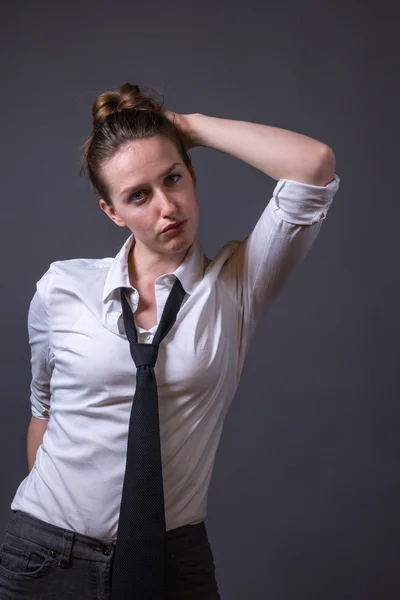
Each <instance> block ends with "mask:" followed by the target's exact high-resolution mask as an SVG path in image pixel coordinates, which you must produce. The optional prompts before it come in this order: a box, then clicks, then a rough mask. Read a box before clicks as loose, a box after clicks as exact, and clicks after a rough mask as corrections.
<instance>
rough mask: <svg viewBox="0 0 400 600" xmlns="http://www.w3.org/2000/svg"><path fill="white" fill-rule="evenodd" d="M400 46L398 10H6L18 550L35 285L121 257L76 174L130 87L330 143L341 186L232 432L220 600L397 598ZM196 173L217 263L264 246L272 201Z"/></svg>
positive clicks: (221, 508)
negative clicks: (98, 114)
mask: <svg viewBox="0 0 400 600" xmlns="http://www.w3.org/2000/svg"><path fill="white" fill-rule="evenodd" d="M398 31H399V21H398V19H397V18H396V9H395V5H394V3H393V4H389V3H385V2H379V3H378V4H377V5H372V3H371V4H370V5H369V4H368V3H365V2H345V3H336V2H332V1H330V2H324V3H322V2H318V1H317V0H314V1H312V0H306V1H304V0H303V1H302V2H299V3H295V2H292V3H289V2H288V1H286V0H280V1H277V0H276V1H274V2H270V3H268V4H266V3H262V2H259V3H256V2H248V1H247V2H245V3H244V2H243V3H237V4H235V3H232V2H206V3H202V4H200V3H197V4H192V3H190V2H167V3H164V2H161V1H160V0H159V1H158V2H153V3H150V2H149V3H143V4H141V3H138V2H136V3H135V2H116V3H111V2H103V1H97V2H96V3H94V2H86V3H85V2H83V3H80V4H79V5H76V6H74V5H72V4H70V3H67V2H64V3H58V2H56V3H50V2H48V3H44V2H35V3H30V2H26V1H25V2H24V3H13V5H12V6H10V7H8V8H7V9H5V8H4V7H3V14H2V19H1V37H0V40H1V52H0V61H1V94H0V102H1V107H0V110H1V112H0V117H1V137H2V140H1V141H2V144H1V200H2V202H1V222H2V235H1V238H0V239H1V256H2V293H1V297H0V302H1V307H0V315H1V336H2V344H1V363H0V368H1V382H2V393H1V400H2V402H1V415H2V419H1V421H0V427H1V429H0V451H1V456H2V460H1V473H0V475H1V482H2V484H1V498H0V503H1V505H0V530H4V527H5V524H6V519H7V516H8V511H9V505H10V503H11V500H12V497H13V495H14V493H15V491H16V488H17V486H18V485H19V484H20V482H21V481H22V479H23V478H24V477H26V475H27V473H28V469H27V459H26V432H27V427H28V423H29V420H30V404H29V385H30V375H31V374H30V362H29V361H30V350H29V345H28V337H27V327H26V317H27V311H28V307H29V302H30V300H31V298H32V296H33V294H34V291H35V283H36V281H37V280H38V279H39V278H40V277H41V276H42V274H43V273H44V272H45V271H46V270H47V268H48V266H49V264H50V262H52V261H54V260H62V259H68V258H75V257H88V258H91V257H93V258H94V257H102V256H115V254H116V253H117V252H118V250H119V248H120V247H121V245H122V244H123V242H124V241H125V239H126V238H127V237H128V235H129V233H130V232H129V230H128V229H121V228H119V227H116V226H115V225H114V224H113V223H112V222H111V221H110V219H108V217H107V216H106V215H105V214H104V213H103V212H102V211H101V210H100V208H99V206H98V199H97V196H96V195H95V194H94V193H93V192H92V191H91V190H90V187H89V184H88V181H87V180H85V179H83V178H79V174H78V170H79V145H80V143H81V142H82V140H83V139H84V138H85V137H86V136H87V135H89V134H90V128H91V104H92V102H93V100H94V98H95V97H96V95H97V94H98V93H100V92H101V91H104V90H105V89H109V88H113V87H116V86H118V85H120V84H122V83H123V82H125V81H130V82H132V83H137V84H139V85H140V86H142V87H144V88H146V86H154V87H158V88H159V89H161V90H162V92H163V93H164V95H165V104H166V106H167V107H169V108H171V109H172V110H174V111H177V112H182V113H192V112H201V113H204V114H207V115H211V116H216V117H226V118H230V119H238V120H248V121H254V122H259V123H264V124H268V125H274V126H278V127H283V128H287V129H291V130H294V131H297V132H300V133H304V134H306V135H309V136H311V137H315V138H317V139H319V140H321V141H323V142H325V143H327V144H328V145H330V146H331V147H332V148H333V149H334V151H335V154H336V158H337V169H336V172H337V174H338V175H339V176H340V178H341V188H340V190H339V192H338V193H337V195H336V198H335V201H334V204H333V205H332V208H331V209H330V212H329V215H328V218H327V220H326V221H325V223H324V225H323V227H322V230H321V233H320V236H319V238H318V239H317V241H316V243H315V245H314V247H313V248H312V250H311V253H310V254H309V255H308V257H307V258H306V259H305V261H304V262H303V263H302V264H301V265H300V267H298V269H297V271H296V272H295V273H294V274H293V275H292V277H291V279H290V280H289V282H288V283H287V285H286V287H285V289H284V291H283V292H282V293H281V295H280V296H279V298H278V299H277V301H276V302H275V303H274V305H273V306H272V307H271V309H270V310H269V312H268V313H267V314H266V315H265V316H264V318H263V320H262V323H261V325H260V328H259V330H258V332H257V334H256V336H255V337H254V339H253V343H252V346H251V348H250V351H249V354H248V357H247V361H246V364H245V368H244V372H243V377H242V380H241V384H240V387H239V390H238V392H237V395H236V397H235V399H234V401H233V404H232V407H231V410H230V413H229V415H228V418H227V421H226V425H225V429H224V432H223V436H222V440H221V444H220V447H219V451H218V454H217V460H216V464H215V469H214V475H213V480H212V484H211V489H210V496H209V513H208V519H207V523H208V530H209V536H210V540H211V543H212V547H213V550H214V555H215V561H216V565H217V575H218V581H219V585H220V590H221V593H222V597H223V599H224V600H242V599H243V598H252V600H259V599H274V600H292V599H296V600H301V599H305V600H306V599H307V600H314V599H315V600H317V599H318V600H320V599H322V598H323V599H324V600H331V599H332V600H338V599H339V598H340V599H341V600H347V599H363V600H369V599H377V600H390V599H394V598H396V599H397V598H399V596H400V569H399V558H400V557H399V546H400V543H399V532H400V528H399V500H400V487H399V484H400V481H399V465H398V460H397V459H398V456H399V443H398V431H399V415H400V411H399V406H398V398H399V394H398V390H397V385H396V384H397V381H396V379H395V375H396V374H397V373H396V372H395V367H396V366H397V364H398V339H399V329H400V327H399V316H398V308H399V296H398V295H397V292H398V288H399V284H398V272H399V269H398V258H399V252H398V243H397V242H398V223H399V216H400V215H399V213H400V211H399V208H398V205H399V201H400V198H399V183H398V159H399V154H400V153H399V151H398V142H399V133H400V132H399V105H400V102H399V94H398V92H399V83H398V81H399V49H398V46H396V37H397V36H398ZM191 155H192V158H193V162H194V167H195V169H196V172H197V176H198V188H197V192H198V197H199V201H200V210H201V221H200V227H199V230H198V237H199V239H200V241H201V243H202V244H203V246H204V249H205V251H206V254H207V255H208V256H209V257H213V256H214V255H215V254H216V253H217V251H218V249H219V248H220V247H221V246H222V245H223V244H224V243H225V242H226V241H228V240H229V239H243V238H244V237H245V236H246V235H248V233H249V232H250V231H251V229H252V228H253V226H254V225H255V223H256V221H257V220H258V218H259V216H260V215H261V213H262V211H263V210H264V207H265V206H266V204H267V202H268V201H269V199H270V197H271V193H272V190H273V188H274V186H275V181H274V180H273V179H271V178H269V177H267V176H266V175H264V174H263V173H261V172H260V171H257V170H256V169H253V168H252V167H250V166H249V165H246V164H245V163H243V162H241V161H238V160H237V159H235V158H233V157H231V156H229V155H227V154H224V153H220V152H217V151H215V150H212V149H207V148H196V149H194V150H192V151H191Z"/></svg>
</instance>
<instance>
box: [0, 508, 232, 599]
mask: <svg viewBox="0 0 400 600" xmlns="http://www.w3.org/2000/svg"><path fill="white" fill-rule="evenodd" d="M115 544H116V542H115V540H111V539H106V538H94V537H89V536H86V535H82V534H81V533H77V532H74V531H70V530H68V529H62V528H61V527H57V526H55V525H52V524H50V523H47V522H45V521H42V520H40V519H37V518H35V517H33V516H32V515H29V514H27V513H25V512H22V511H14V510H11V511H10V515H9V519H8V523H7V527H6V533H5V536H4V539H3V543H2V545H1V546H0V599H1V600H28V599H29V600H77V599H79V600H109V597H110V589H111V588H110V586H111V581H112V564H113V558H114V552H115ZM166 582H167V595H166V599H167V600H220V598H221V596H220V595H219V593H218V586H217V582H216V579H215V566H214V560H213V554H212V550H211V546H210V543H209V541H208V536H207V530H206V526H205V523H204V521H202V522H201V523H198V524H196V525H185V526H183V527H179V528H177V529H173V530H171V531H169V532H167V574H166ZM132 600H134V597H133V596H132Z"/></svg>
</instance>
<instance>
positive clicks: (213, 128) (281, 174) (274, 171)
mask: <svg viewBox="0 0 400 600" xmlns="http://www.w3.org/2000/svg"><path fill="white" fill-rule="evenodd" d="M176 116H177V117H178V123H179V118H180V117H184V121H185V129H186V131H185V135H186V138H187V139H189V140H190V147H195V146H205V147H208V148H214V149H215V150H219V151H221V152H226V153H227V154H231V155H232V156H234V157H236V158H238V159H240V160H243V161H244V162H246V163H248V164H249V165H251V166H252V167H255V168H256V169H259V170H260V171H262V172H263V173H265V174H266V175H269V176H270V177H272V178H273V179H276V180H279V179H291V180H294V181H298V182H300V183H308V184H311V185H320V186H325V185H327V184H328V183H330V182H331V181H332V179H333V177H334V174H335V169H336V158H335V154H334V152H333V150H332V149H331V148H330V147H329V146H328V145H326V144H324V143H322V142H319V141H318V140H315V139H313V138H310V137H308V136H306V135H303V134H301V133H295V132H293V131H289V130H287V129H281V128H279V127H273V126H271V125H261V124H258V123H251V122H248V121H234V120H231V119H223V118H219V117H209V116H207V115H203V114H201V113H194V114H189V115H176Z"/></svg>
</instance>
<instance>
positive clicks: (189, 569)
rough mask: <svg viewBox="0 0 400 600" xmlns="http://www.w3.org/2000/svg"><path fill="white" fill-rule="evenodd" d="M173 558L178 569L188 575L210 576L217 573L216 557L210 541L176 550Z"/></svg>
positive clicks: (197, 576)
mask: <svg viewBox="0 0 400 600" xmlns="http://www.w3.org/2000/svg"><path fill="white" fill-rule="evenodd" d="M171 559H172V560H173V562H174V563H175V565H176V567H177V569H178V571H179V572H180V573H181V574H184V575H186V576H187V577H196V578H199V579H201V578H210V577H213V576H214V574H215V564H214V557H213V553H212V550H211V546H210V543H209V542H206V543H203V544H201V545H200V546H196V547H192V548H189V549H187V548H186V549H185V550H184V551H176V550H175V551H174V552H173V554H172V555H171Z"/></svg>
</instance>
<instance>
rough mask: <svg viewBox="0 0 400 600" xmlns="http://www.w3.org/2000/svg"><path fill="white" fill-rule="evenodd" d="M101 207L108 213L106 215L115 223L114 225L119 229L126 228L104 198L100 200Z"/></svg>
mask: <svg viewBox="0 0 400 600" xmlns="http://www.w3.org/2000/svg"><path fill="white" fill-rule="evenodd" d="M99 206H100V208H101V210H103V211H104V212H105V213H106V215H107V216H108V217H110V219H111V221H114V223H115V224H116V225H118V227H125V226H126V225H125V223H124V221H123V220H122V219H121V218H120V217H119V216H118V215H117V213H116V211H115V209H114V208H113V207H112V206H108V204H107V203H106V202H105V200H103V198H100V200H99Z"/></svg>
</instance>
